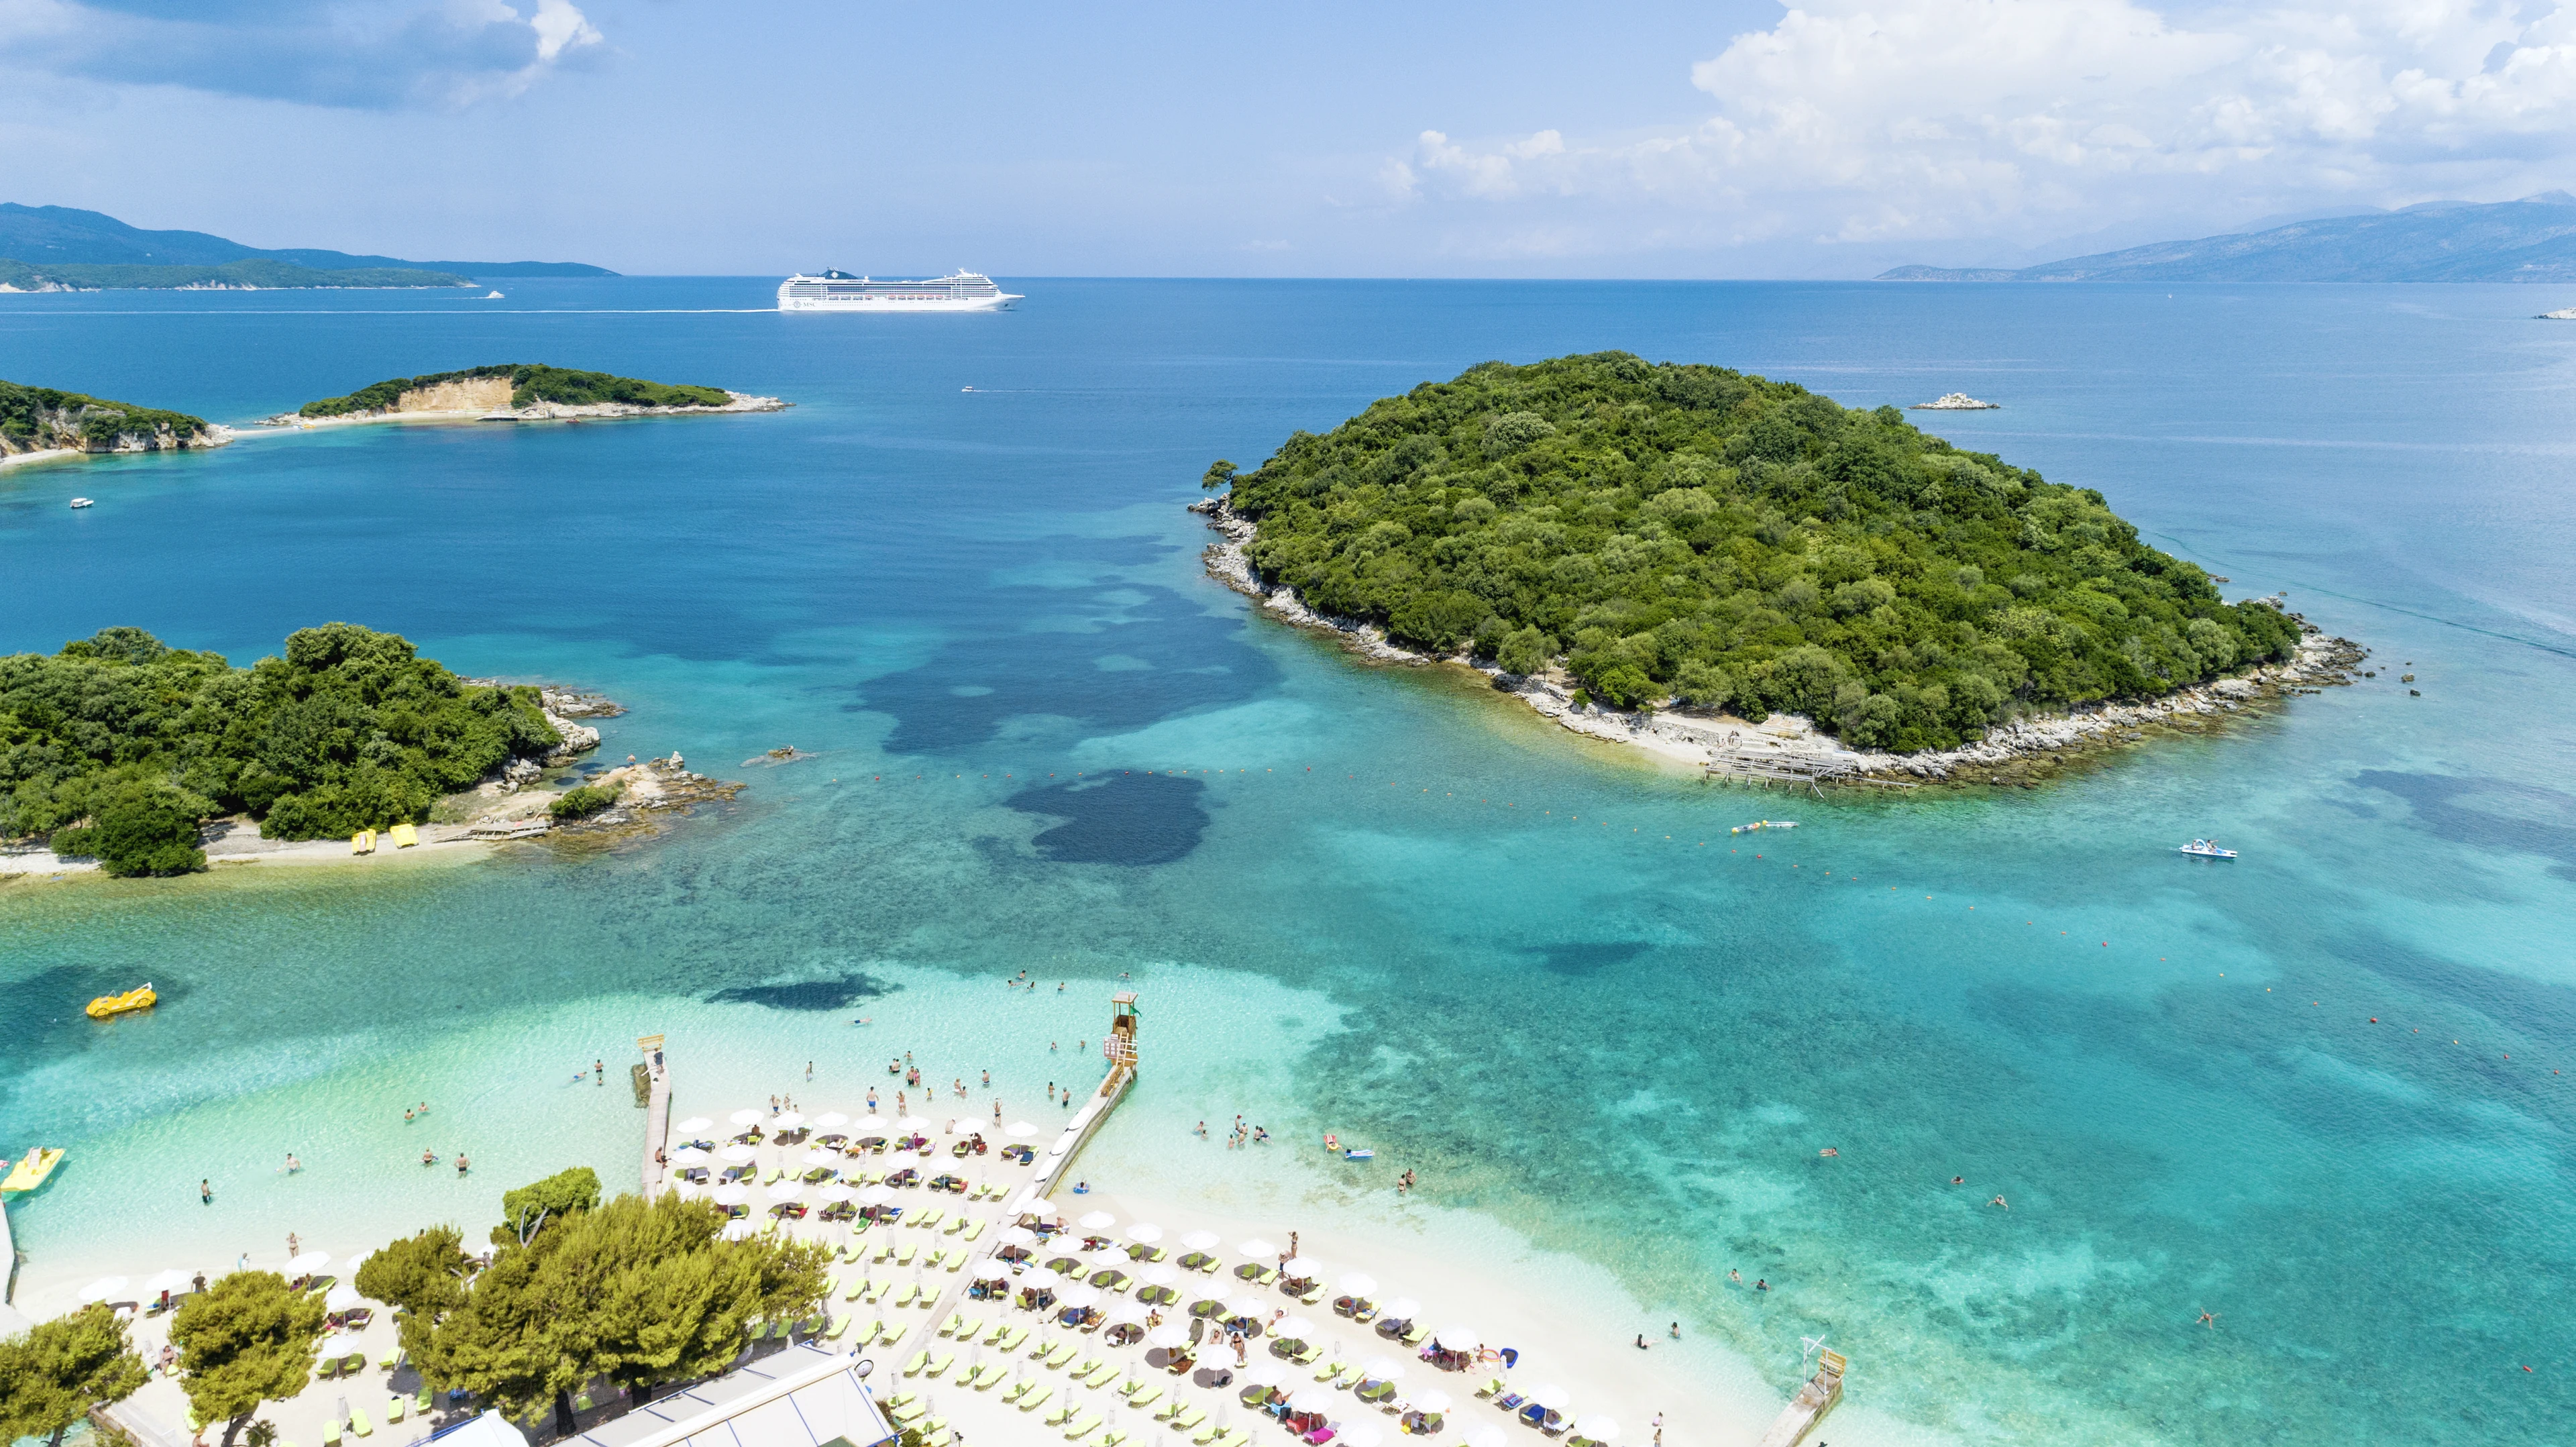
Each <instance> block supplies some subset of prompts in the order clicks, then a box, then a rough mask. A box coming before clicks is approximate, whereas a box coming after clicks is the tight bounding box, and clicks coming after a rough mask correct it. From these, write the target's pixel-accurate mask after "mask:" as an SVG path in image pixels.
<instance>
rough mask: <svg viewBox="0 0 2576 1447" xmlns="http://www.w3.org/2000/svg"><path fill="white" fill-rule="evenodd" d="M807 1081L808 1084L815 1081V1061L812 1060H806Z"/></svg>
mask: <svg viewBox="0 0 2576 1447" xmlns="http://www.w3.org/2000/svg"><path fill="white" fill-rule="evenodd" d="M805 1083H806V1084H807V1085H812V1084H813V1083H814V1062H813V1061H811V1060H808V1061H806V1062H805Z"/></svg>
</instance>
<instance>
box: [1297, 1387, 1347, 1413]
mask: <svg viewBox="0 0 2576 1447" xmlns="http://www.w3.org/2000/svg"><path fill="white" fill-rule="evenodd" d="M1288 1405H1289V1406H1291V1407H1294V1408H1295V1409H1297V1410H1298V1411H1300V1412H1329V1411H1332V1410H1333V1409H1334V1408H1336V1407H1339V1406H1341V1405H1342V1397H1341V1394H1340V1393H1338V1392H1336V1391H1334V1390H1333V1389H1332V1388H1330V1387H1299V1388H1298V1389H1297V1390H1295V1391H1293V1392H1291V1393H1289V1394H1288Z"/></svg>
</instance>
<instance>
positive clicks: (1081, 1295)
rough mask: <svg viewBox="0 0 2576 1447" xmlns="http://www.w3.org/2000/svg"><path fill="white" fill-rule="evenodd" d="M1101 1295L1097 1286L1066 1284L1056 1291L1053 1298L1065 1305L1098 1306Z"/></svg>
mask: <svg viewBox="0 0 2576 1447" xmlns="http://www.w3.org/2000/svg"><path fill="white" fill-rule="evenodd" d="M1101 1295H1102V1293H1101V1290H1100V1288H1099V1287H1097V1286H1068V1287H1066V1288H1065V1289H1064V1290H1062V1291H1059V1292H1057V1293H1056V1294H1055V1299H1056V1300H1057V1301H1058V1302H1059V1303H1061V1304H1063V1305H1065V1306H1098V1305H1099V1304H1100V1298H1101Z"/></svg>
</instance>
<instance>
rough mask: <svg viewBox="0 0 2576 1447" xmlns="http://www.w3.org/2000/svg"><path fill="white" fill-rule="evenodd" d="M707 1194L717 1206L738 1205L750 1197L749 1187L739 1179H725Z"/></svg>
mask: <svg viewBox="0 0 2576 1447" xmlns="http://www.w3.org/2000/svg"><path fill="white" fill-rule="evenodd" d="M707 1194H708V1195H709V1196H711V1197H713V1198H714V1199H715V1203H716V1204H717V1205H719V1206H739V1205H741V1204H742V1203H743V1202H745V1201H748V1200H750V1199H751V1188H750V1187H749V1186H746V1185H744V1184H743V1183H742V1182H740V1181H727V1182H725V1183H724V1184H723V1185H721V1186H718V1187H716V1188H715V1189H714V1190H712V1191H709V1192H708V1193H707Z"/></svg>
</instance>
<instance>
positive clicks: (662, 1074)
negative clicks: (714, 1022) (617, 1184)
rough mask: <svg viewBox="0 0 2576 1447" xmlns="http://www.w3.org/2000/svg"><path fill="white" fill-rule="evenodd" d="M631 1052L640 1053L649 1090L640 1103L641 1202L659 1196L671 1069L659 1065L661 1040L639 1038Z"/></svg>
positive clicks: (667, 1141) (666, 1140) (668, 1130)
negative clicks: (648, 1079)
mask: <svg viewBox="0 0 2576 1447" xmlns="http://www.w3.org/2000/svg"><path fill="white" fill-rule="evenodd" d="M635 1048H636V1049H638V1050H641V1051H643V1052H644V1069H645V1070H646V1072H648V1074H649V1075H650V1077H651V1086H650V1089H649V1092H648V1094H647V1095H646V1098H645V1101H644V1199H645V1200H647V1201H649V1200H652V1199H653V1198H654V1197H655V1196H657V1195H659V1194H661V1190H662V1177H663V1174H664V1172H665V1171H666V1170H667V1169H668V1167H666V1166H664V1165H663V1163H662V1160H663V1150H664V1148H665V1147H667V1146H668V1145H669V1144H670V1143H671V1068H670V1067H669V1066H667V1065H665V1064H663V1063H662V1037H661V1036H659V1035H641V1036H637V1037H636V1040H635Z"/></svg>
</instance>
